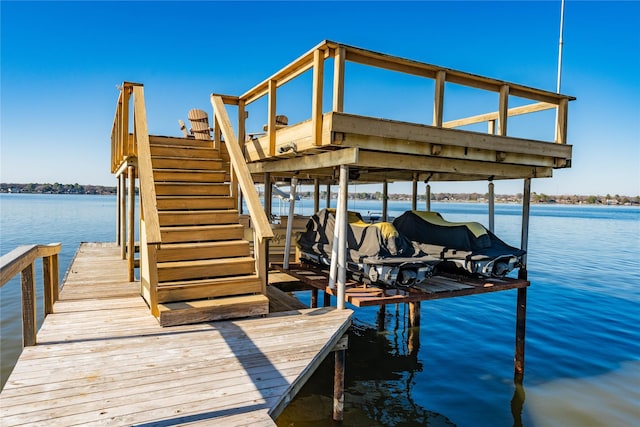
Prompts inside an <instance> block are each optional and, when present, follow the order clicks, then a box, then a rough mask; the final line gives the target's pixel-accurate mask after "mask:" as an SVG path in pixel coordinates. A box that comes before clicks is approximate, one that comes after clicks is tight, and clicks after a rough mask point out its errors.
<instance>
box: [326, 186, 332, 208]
mask: <svg viewBox="0 0 640 427" xmlns="http://www.w3.org/2000/svg"><path fill="white" fill-rule="evenodd" d="M325 197H326V208H327V209H329V208H330V207H331V184H327V194H326V195H325Z"/></svg>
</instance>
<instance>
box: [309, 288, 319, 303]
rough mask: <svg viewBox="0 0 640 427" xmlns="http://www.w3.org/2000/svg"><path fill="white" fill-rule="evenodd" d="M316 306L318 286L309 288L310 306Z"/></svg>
mask: <svg viewBox="0 0 640 427" xmlns="http://www.w3.org/2000/svg"><path fill="white" fill-rule="evenodd" d="M317 307H318V288H312V289H311V308H317Z"/></svg>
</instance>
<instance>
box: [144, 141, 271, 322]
mask: <svg viewBox="0 0 640 427" xmlns="http://www.w3.org/2000/svg"><path fill="white" fill-rule="evenodd" d="M149 142H150V148H151V164H152V167H153V178H154V181H155V191H156V206H157V209H158V219H159V223H160V235H161V242H162V243H161V244H160V245H159V247H158V249H157V251H156V253H155V257H156V265H157V287H156V295H155V296H156V298H157V303H158V314H157V315H158V319H159V322H160V324H161V325H162V326H170V325H178V324H186V323H196V322H203V321H211V320H219V319H228V318H234V317H246V316H255V315H261V314H266V313H268V310H269V300H268V298H267V297H266V295H265V294H266V288H265V286H264V284H263V279H262V278H260V277H259V276H258V275H257V274H256V265H255V259H254V258H253V257H252V256H251V253H250V247H249V242H248V241H246V240H244V238H243V236H244V227H243V226H242V225H241V224H240V223H239V221H238V210H237V209H236V207H237V202H236V198H235V197H231V194H230V184H229V176H230V172H229V162H228V161H225V159H223V158H222V157H221V155H220V150H217V149H214V148H212V141H210V140H209V141H207V140H200V139H191V138H171V137H159V136H150V137H149Z"/></svg>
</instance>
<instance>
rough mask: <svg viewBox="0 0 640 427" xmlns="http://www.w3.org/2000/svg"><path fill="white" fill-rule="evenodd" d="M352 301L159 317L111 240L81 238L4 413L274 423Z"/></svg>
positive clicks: (32, 417)
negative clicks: (262, 312) (222, 317)
mask: <svg viewBox="0 0 640 427" xmlns="http://www.w3.org/2000/svg"><path fill="white" fill-rule="evenodd" d="M351 315H352V311H351V310H336V309H333V308H317V309H300V310H296V311H289V312H280V313H272V314H269V315H267V316H264V317H260V318H252V319H236V320H233V321H221V322H210V323H199V324H194V325H181V326H174V327H169V328H166V327H165V328H163V327H161V326H160V325H159V324H158V321H157V320H156V319H155V318H154V317H153V316H152V315H151V314H150V313H149V308H148V307H147V305H146V304H145V302H144V300H143V298H142V297H141V296H140V285H139V283H137V282H129V281H128V280H127V261H126V260H123V259H122V258H121V256H120V248H119V247H118V246H116V245H115V244H100V243H83V244H82V245H81V246H80V248H79V250H78V252H77V254H76V257H75V259H74V261H73V263H72V265H71V267H70V269H69V272H68V273H67V277H66V279H65V281H64V284H63V287H62V290H61V291H60V294H59V300H58V301H56V302H55V304H54V305H53V313H51V314H49V315H48V316H47V317H46V318H45V320H44V323H43V325H42V327H41V329H40V330H39V331H38V334H37V345H34V346H28V347H25V348H24V351H23V352H22V354H21V356H20V359H19V360H18V362H17V364H16V366H15V369H14V370H13V372H12V374H11V376H10V377H9V380H8V381H7V383H6V385H5V387H4V389H3V390H2V394H1V404H0V410H1V412H0V417H1V418H2V425H3V426H10V425H38V424H49V425H53V424H55V425H67V426H70V425H84V426H88V425H138V426H151V425H163V426H168V425H178V424H189V425H225V426H244V425H251V426H273V425H275V423H274V421H273V419H274V418H275V417H277V415H278V414H279V413H280V412H281V411H282V409H284V407H285V406H286V404H287V403H288V402H289V401H290V400H291V399H292V398H293V396H294V395H295V394H296V393H297V391H298V390H299V389H300V388H301V387H302V385H303V384H304V383H305V382H306V380H307V379H308V378H309V377H310V376H311V374H312V373H313V372H314V371H315V369H316V368H317V366H318V365H319V364H320V363H321V362H322V361H323V360H324V359H325V357H326V356H327V355H329V353H330V352H331V351H332V350H334V349H336V346H337V345H339V344H340V340H341V339H342V338H343V336H344V334H345V333H346V331H347V329H348V327H349V326H350V324H351Z"/></svg>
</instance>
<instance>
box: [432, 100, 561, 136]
mask: <svg viewBox="0 0 640 427" xmlns="http://www.w3.org/2000/svg"><path fill="white" fill-rule="evenodd" d="M552 108H556V105H555V104H550V103H547V102H537V103H535V104H528V105H522V106H520V107H513V108H509V109H508V110H507V116H508V117H512V116H519V115H522V114H529V113H536V112H538V111H545V110H550V109H552ZM498 116H499V113H498V111H494V112H492V113H485V114H479V115H477V116H472V117H465V118H463V119H456V120H449V121H447V122H445V123H443V124H442V126H443V127H446V128H456V127H461V126H467V125H472V124H475V123H482V122H490V121H495V120H497V119H498ZM489 133H490V134H493V133H494V132H489Z"/></svg>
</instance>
